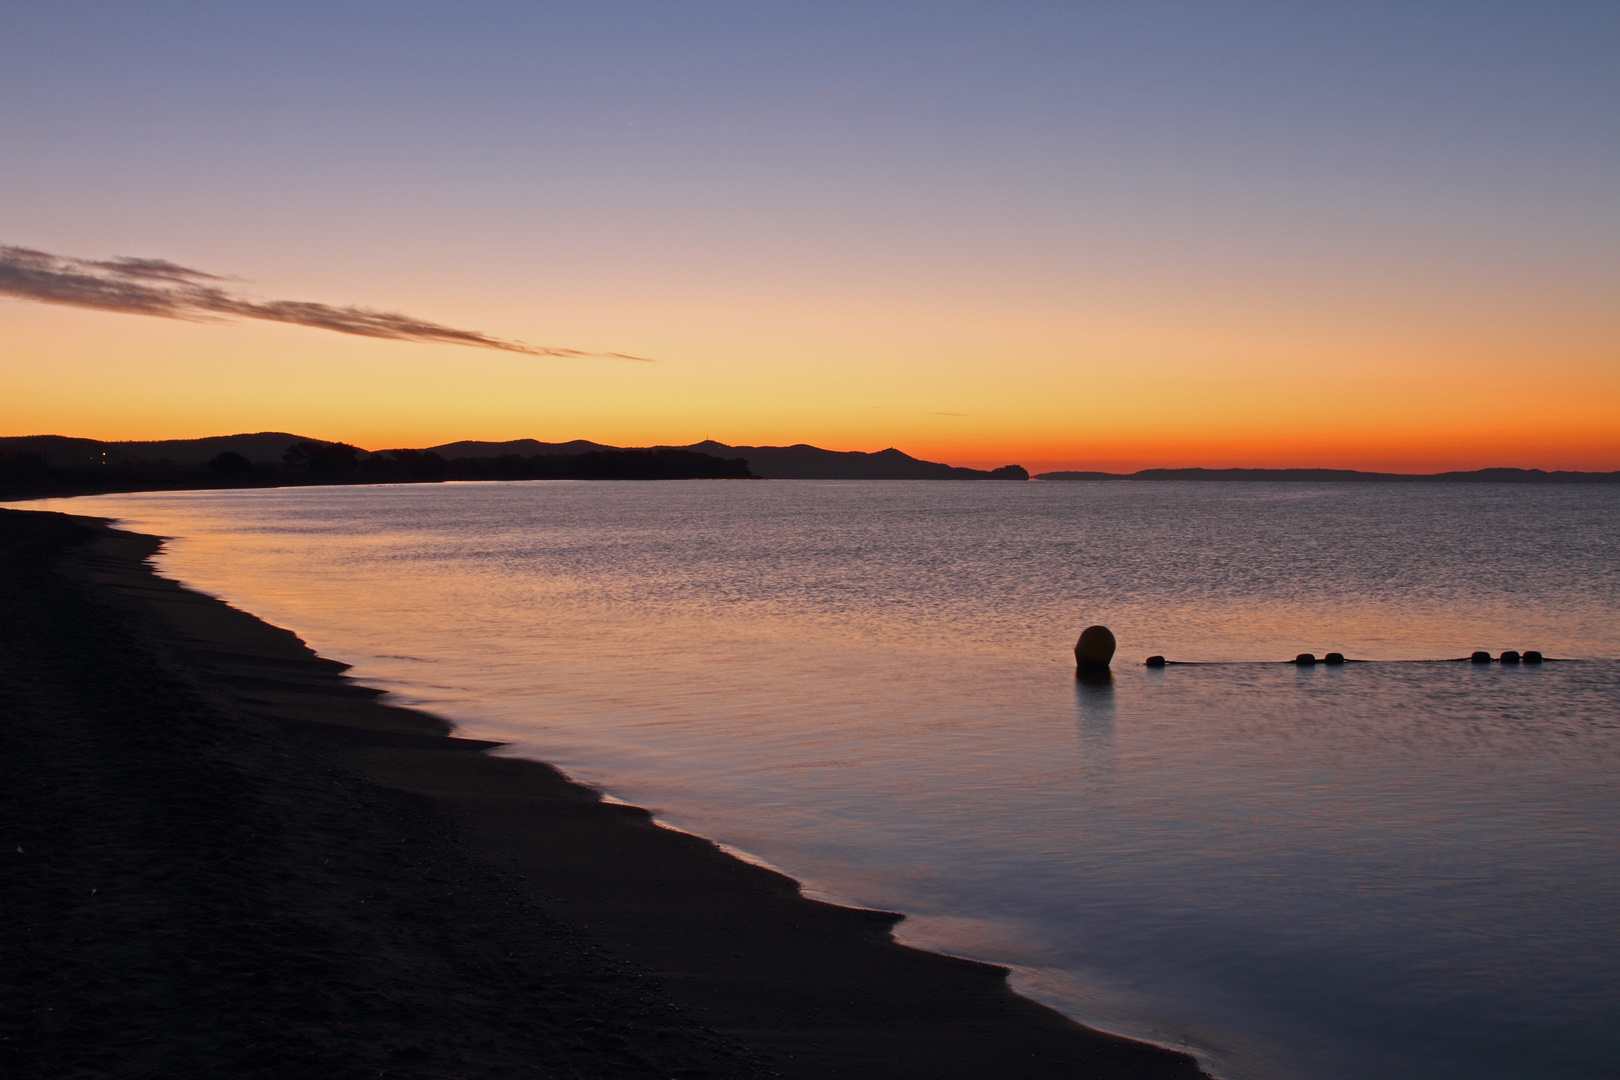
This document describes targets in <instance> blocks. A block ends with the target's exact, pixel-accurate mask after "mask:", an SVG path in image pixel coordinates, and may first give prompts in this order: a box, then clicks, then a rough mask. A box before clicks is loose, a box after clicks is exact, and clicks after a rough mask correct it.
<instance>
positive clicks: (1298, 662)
mask: <svg viewBox="0 0 1620 1080" xmlns="http://www.w3.org/2000/svg"><path fill="white" fill-rule="evenodd" d="M1143 663H1144V664H1145V666H1147V667H1150V668H1162V667H1237V666H1240V665H1268V666H1275V665H1277V664H1287V665H1289V666H1290V667H1315V666H1316V665H1318V664H1322V665H1325V666H1327V667H1337V666H1339V665H1341V664H1505V665H1507V666H1508V667H1512V666H1514V665H1515V664H1525V665H1529V666H1530V667H1534V666H1535V665H1537V664H1572V663H1578V661H1577V660H1575V659H1574V658H1573V657H1562V656H1542V655H1541V654H1540V653H1539V652H1536V651H1535V650H1534V649H1531V650H1530V651H1529V652H1525V653H1519V652H1515V651H1513V650H1512V649H1509V650H1508V651H1507V652H1504V653H1503V654H1502V655H1501V656H1500V657H1495V656H1492V655H1491V654H1490V653H1488V652H1476V653H1474V654H1473V655H1472V656H1453V657H1444V658H1440V659H1429V660H1352V659H1350V658H1348V657H1346V656H1345V655H1344V654H1343V653H1328V654H1327V655H1326V656H1324V657H1322V658H1320V659H1318V658H1317V657H1316V656H1315V655H1313V654H1311V653H1300V654H1299V655H1298V656H1296V657H1294V658H1293V659H1292V660H1166V659H1165V658H1164V657H1162V656H1150V657H1148V658H1147V660H1145V661H1144V662H1143Z"/></svg>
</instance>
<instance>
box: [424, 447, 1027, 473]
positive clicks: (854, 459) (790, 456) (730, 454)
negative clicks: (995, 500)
mask: <svg viewBox="0 0 1620 1080" xmlns="http://www.w3.org/2000/svg"><path fill="white" fill-rule="evenodd" d="M430 449H431V450H433V452H435V453H437V454H440V455H442V456H444V457H447V458H450V457H502V456H505V455H509V454H517V455H519V456H528V455H533V454H547V455H551V454H582V453H587V452H590V451H593V450H609V449H618V448H617V447H606V446H603V445H601V444H600V443H593V442H586V441H584V440H582V439H581V440H575V441H574V442H566V443H543V442H536V441H535V440H533V439H513V440H512V441H511V442H500V443H492V442H457V443H446V444H444V445H443V446H434V447H431V448H430ZM654 449H658V450H684V451H688V452H690V453H695V454H708V455H710V456H712V457H718V458H734V457H740V458H743V459H744V460H745V461H747V462H748V468H749V471H751V472H752V473H753V474H754V475H755V476H761V477H764V478H766V479H769V480H1028V479H1029V473H1028V472H1026V471H1025V470H1024V469H1023V468H1022V467H1021V466H1018V465H1006V466H1003V467H1002V468H999V469H990V470H985V469H965V468H960V467H958V466H955V465H942V464H940V463H939V462H935V461H923V460H921V459H920V458H914V457H912V456H911V455H910V454H906V453H903V452H901V451H899V450H896V449H894V448H893V447H890V448H889V449H887V450H879V451H877V452H876V453H871V454H869V453H866V452H864V451H860V450H823V449H821V448H820V447H819V446H809V445H807V444H805V443H798V444H796V445H794V446H730V445H727V444H726V443H722V442H715V441H713V440H712V439H707V440H704V441H703V442H699V443H693V444H692V445H690V446H661V447H655V448H654Z"/></svg>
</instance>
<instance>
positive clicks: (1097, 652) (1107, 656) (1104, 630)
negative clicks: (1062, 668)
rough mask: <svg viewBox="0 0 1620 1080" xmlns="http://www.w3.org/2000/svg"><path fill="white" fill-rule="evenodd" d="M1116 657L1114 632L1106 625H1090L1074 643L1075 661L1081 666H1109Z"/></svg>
mask: <svg viewBox="0 0 1620 1080" xmlns="http://www.w3.org/2000/svg"><path fill="white" fill-rule="evenodd" d="M1113 658H1114V632H1113V631H1112V630H1110V629H1108V627H1106V626H1088V627H1086V628H1085V629H1084V630H1082V631H1081V632H1080V640H1079V641H1077V642H1075V643H1074V662H1075V663H1077V664H1079V665H1080V666H1081V667H1085V666H1088V665H1089V666H1093V667H1107V666H1108V662H1109V661H1110V660H1112V659H1113Z"/></svg>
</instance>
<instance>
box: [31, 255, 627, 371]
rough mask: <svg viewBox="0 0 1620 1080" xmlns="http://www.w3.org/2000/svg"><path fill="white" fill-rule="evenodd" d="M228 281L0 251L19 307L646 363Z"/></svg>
mask: <svg viewBox="0 0 1620 1080" xmlns="http://www.w3.org/2000/svg"><path fill="white" fill-rule="evenodd" d="M228 280H230V279H228V278H223V277H220V276H219V275H217V274H209V273H205V272H204V271H201V270H193V269H192V268H190V267H188V266H181V265H179V264H178V263H172V262H169V261H168V260H167V259H132V258H123V257H121V258H115V259H99V260H97V259H76V258H73V257H71V256H67V255H52V254H50V253H49V252H45V251H35V250H33V249H31V248H22V247H9V246H0V296H11V297H15V298H16V299H19V300H33V301H37V302H38V303H42V304H65V305H68V306H70V307H84V308H95V309H97V310H100V311H119V312H124V313H126V314H132V315H157V316H160V317H163V318H168V319H186V320H190V321H201V320H207V319H215V318H231V317H235V318H243V319H262V320H265V321H267V322H284V323H293V324H295V325H298V326H311V327H315V328H317V329H320V330H332V331H335V332H337V333H339V334H355V335H357V336H359V337H372V338H385V339H388V340H392V341H419V342H429V343H434V344H442V345H470V346H473V347H474V348H480V349H500V350H502V351H504V352H516V353H524V354H525V355H528V356H561V357H605V358H609V359H613V360H639V361H641V362H643V363H652V361H650V360H648V359H647V358H646V357H644V356H630V355H628V354H626V353H614V352H586V351H584V350H582V349H561V348H552V347H550V346H543V345H527V344H524V343H523V342H521V341H508V340H506V339H504V338H498V337H492V336H490V335H489V334H485V333H482V332H481V331H478V330H458V329H456V328H455V327H452V326H441V325H440V324H438V323H434V322H428V321H427V320H425V319H418V318H414V317H413V316H410V315H402V314H400V313H399V312H394V311H377V310H374V309H372V308H362V307H354V306H352V305H348V306H342V307H338V306H334V305H332V304H322V303H316V302H314V301H309V300H254V299H251V298H249V297H245V296H241V295H238V294H237V293H235V292H233V291H231V290H230V289H227V288H226V287H225V286H224V285H222V284H219V283H220V282H225V281H228Z"/></svg>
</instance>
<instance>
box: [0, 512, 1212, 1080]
mask: <svg viewBox="0 0 1620 1080" xmlns="http://www.w3.org/2000/svg"><path fill="white" fill-rule="evenodd" d="M157 546H158V542H157V541H156V540H154V539H152V538H150V537H143V536H138V535H134V534H130V533H123V532H119V531H116V530H111V529H107V528H105V527H103V526H101V525H99V524H97V523H94V522H92V521H90V520H88V519H83V518H70V517H65V516H63V515H59V514H46V513H23V512H17V511H0V613H3V616H0V826H3V828H4V833H3V835H0V858H3V859H4V860H5V868H4V872H3V874H0V917H3V920H4V929H3V931H0V933H3V935H4V957H3V962H4V965H5V971H4V975H3V979H0V1064H3V1065H4V1069H5V1071H6V1072H7V1074H8V1075H15V1076H18V1077H48V1076H49V1077H55V1076H69V1075H72V1076H137V1075H139V1076H190V1075H199V1076H200V1075H204V1074H207V1075H210V1076H218V1075H230V1076H265V1077H281V1076H287V1077H291V1076H300V1077H304V1076H320V1077H348V1076H354V1077H360V1076H367V1077H375V1076H379V1075H383V1076H402V1077H447V1078H448V1077H461V1078H469V1077H483V1076H503V1077H510V1076H530V1075H532V1076H560V1077H599V1076H600V1077H610V1076H634V1077H676V1076H692V1077H697V1076H706V1077H716V1078H726V1077H759V1076H785V1077H801V1078H806V1080H808V1078H819V1077H870V1078H873V1080H876V1078H879V1077H882V1078H906V1077H915V1078H918V1080H922V1078H951V1077H964V1078H966V1077H974V1078H1001V1077H1006V1078H1014V1077H1065V1078H1079V1077H1098V1078H1104V1077H1120V1078H1127V1077H1129V1078H1143V1080H1148V1078H1161V1077H1162V1078H1166V1080H1170V1078H1193V1077H1197V1076H1198V1075H1200V1074H1199V1073H1198V1071H1197V1069H1196V1067H1195V1065H1194V1063H1193V1062H1192V1059H1190V1058H1188V1057H1186V1056H1184V1055H1181V1054H1176V1053H1173V1052H1170V1051H1167V1050H1162V1049H1159V1048H1157V1047H1152V1046H1147V1045H1145V1044H1142V1043H1137V1042H1133V1041H1130V1040H1126V1039H1121V1038H1117V1037H1114V1036H1110V1035H1106V1034H1103V1033H1100V1032H1096V1031H1092V1030H1090V1029H1087V1028H1084V1027H1081V1026H1079V1025H1077V1024H1075V1023H1073V1022H1072V1021H1070V1020H1068V1019H1066V1018H1065V1017H1063V1016H1061V1015H1060V1014H1058V1013H1056V1012H1054V1011H1052V1010H1050V1009H1047V1008H1045V1007H1043V1006H1040V1005H1037V1004H1035V1003H1033V1002H1031V1001H1028V1000H1027V999H1024V998H1021V997H1019V996H1017V995H1016V994H1014V993H1012V992H1011V991H1010V990H1009V989H1008V988H1007V986H1006V981H1005V972H1004V971H1003V970H1002V969H1000V968H996V967H991V966H988V965H984V964H978V963H973V962H969V961H965V960H958V959H954V958H949V957H944V956H939V955H936V954H932V953H926V952H922V951H919V950H916V949H911V948H907V947H904V946H901V945H898V944H896V943H895V942H894V941H893V939H892V937H891V936H890V929H891V927H892V926H893V924H894V922H895V921H896V919H897V916H893V915H888V914H884V913H879V912H870V911H860V910H853V909H849V908H841V907H837V906H834V905H830V904H824V903H819V902H816V901H812V900H807V899H805V898H804V897H803V896H801V895H800V893H799V890H798V886H797V885H796V883H794V882H793V881H792V880H790V879H788V878H786V877H783V876H782V875H780V874H776V873H773V872H771V871H769V870H765V869H762V868H760V867H756V866H752V865H750V864H747V863H744V862H742V861H740V860H737V859H735V858H733V857H731V856H729V855H726V854H725V853H723V852H721V851H720V850H719V849H718V848H716V847H715V846H714V845H713V844H711V843H709V842H708V841H706V840H702V839H700V838H697V837H693V836H690V835H687V834H684V833H679V832H675V831H673V830H669V829H664V828H661V827H659V826H657V825H655V824H654V823H653V822H652V821H651V820H650V819H649V817H648V815H647V814H646V813H645V812H644V811H642V810H639V809H637V808H634V807H627V806H622V805H617V804H611V803H605V802H603V801H601V799H600V798H599V796H598V795H597V794H596V793H595V792H594V791H592V790H590V789H589V788H585V787H583V786H581V785H578V784H574V783H572V782H570V781H568V780H567V779H566V778H564V777H563V776H562V775H561V774H559V773H558V772H557V771H556V770H554V769H552V768H550V767H549V766H546V765H543V764H539V763H536V762H527V761H520V760H514V759H509V758H499V757H492V756H490V755H488V754H487V753H485V751H486V750H488V749H489V748H490V745H491V744H488V743H482V742H477V741H473V740H467V739H458V738H454V737H451V736H450V734H449V725H448V724H446V723H444V722H443V721H441V720H439V719H437V718H434V717H431V716H428V715H426V714H423V713H420V712H416V711H412V710H407V709H401V708H397V707H393V706H390V705H387V704H384V703H383V702H382V701H379V700H378V697H379V695H378V694H377V692H375V691H372V690H369V689H367V688H365V687H362V686H359V685H358V684H356V683H354V682H353V681H352V680H350V679H348V678H346V677H345V676H344V674H343V665H341V664H338V663H335V662H333V661H330V660H325V659H321V658H319V657H316V656H315V655H314V654H313V653H312V652H310V650H309V649H308V648H306V647H305V646H304V645H303V643H302V642H301V641H299V640H298V638H297V637H296V636H294V635H293V634H292V633H290V632H289V631H286V630H281V629H277V628H275V627H271V626H269V625H267V624H265V623H263V622H261V621H259V620H258V619H255V618H254V617H252V616H251V615H248V614H245V613H243V612H240V611H237V610H235V609H233V608H231V607H229V606H228V605H226V604H224V603H222V602H220V601H217V600H214V599H212V598H209V597H206V596H203V595H201V594H198V593H194V592H190V591H188V590H185V589H183V588H181V587H180V586H178V585H177V584H175V583H173V582H170V581H167V580H165V579H163V578H160V577H157V576H156V575H154V574H153V573H152V572H151V571H150V569H149V568H148V567H147V566H146V564H145V563H144V560H145V559H146V558H148V557H149V556H150V555H151V554H152V553H153V552H154V551H155V550H156V549H157Z"/></svg>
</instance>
